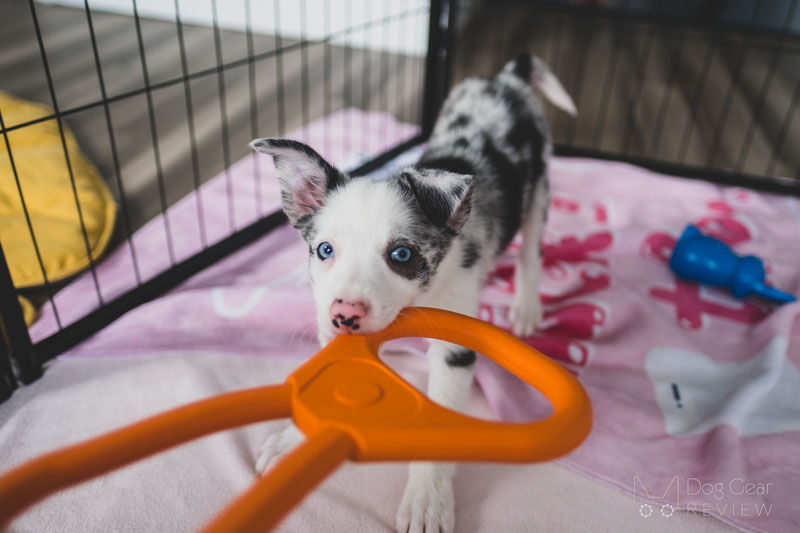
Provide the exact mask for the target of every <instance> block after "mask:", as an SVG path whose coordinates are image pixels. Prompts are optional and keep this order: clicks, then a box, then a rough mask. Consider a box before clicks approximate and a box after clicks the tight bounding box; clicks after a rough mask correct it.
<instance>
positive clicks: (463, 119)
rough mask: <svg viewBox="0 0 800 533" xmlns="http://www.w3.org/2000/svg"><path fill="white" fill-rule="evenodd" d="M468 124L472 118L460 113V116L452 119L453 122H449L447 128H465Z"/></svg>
mask: <svg viewBox="0 0 800 533" xmlns="http://www.w3.org/2000/svg"><path fill="white" fill-rule="evenodd" d="M470 122H472V118H471V117H470V116H469V115H465V114H463V113H462V114H460V115H457V116H456V118H455V119H453V121H452V122H450V124H448V126H447V128H448V129H451V130H455V129H458V128H463V127H465V126H468V125H469V123H470Z"/></svg>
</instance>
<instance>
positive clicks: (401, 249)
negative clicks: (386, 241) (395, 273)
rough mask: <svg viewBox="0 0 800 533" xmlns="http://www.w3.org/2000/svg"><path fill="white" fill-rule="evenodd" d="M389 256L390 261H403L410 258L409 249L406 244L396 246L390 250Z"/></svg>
mask: <svg viewBox="0 0 800 533" xmlns="http://www.w3.org/2000/svg"><path fill="white" fill-rule="evenodd" d="M390 257H391V258H392V261H395V262H397V263H405V262H407V261H408V260H409V259H411V250H409V249H408V247H406V246H398V247H397V248H395V249H394V250H392V253H391V256H390Z"/></svg>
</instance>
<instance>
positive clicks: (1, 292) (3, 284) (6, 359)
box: [0, 246, 42, 401]
mask: <svg viewBox="0 0 800 533" xmlns="http://www.w3.org/2000/svg"><path fill="white" fill-rule="evenodd" d="M0 303H1V304H2V305H0V383H1V384H2V386H0V401H2V400H3V398H2V397H3V396H6V395H7V394H8V395H10V394H11V391H13V390H14V389H15V388H16V385H17V380H16V378H17V377H18V378H19V380H20V381H21V382H23V383H30V382H32V381H34V380H35V379H36V378H38V377H39V376H41V375H42V367H41V365H38V364H36V359H35V357H34V351H33V344H31V338H30V336H29V335H28V328H27V326H26V325H25V318H24V317H23V315H22V308H21V306H20V304H19V300H18V299H17V291H16V289H15V288H14V282H13V281H12V279H11V272H10V271H9V270H8V263H6V257H5V255H4V254H3V248H2V246H0ZM3 348H5V350H4V349H3ZM3 352H7V353H3ZM12 363H13V365H14V366H16V371H17V372H16V374H17V375H16V376H15V375H14V369H13V368H12Z"/></svg>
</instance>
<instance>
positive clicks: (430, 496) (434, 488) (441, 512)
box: [395, 480, 456, 533]
mask: <svg viewBox="0 0 800 533" xmlns="http://www.w3.org/2000/svg"><path fill="white" fill-rule="evenodd" d="M455 521H456V518H455V502H454V500H453V482H452V481H451V480H446V481H445V480H442V482H441V483H432V484H431V483H425V484H420V483H415V482H414V481H413V480H412V481H410V482H409V484H408V486H407V487H406V492H405V494H404V495H403V501H402V503H401V504H400V510H399V511H398V513H397V521H396V524H395V526H396V527H397V533H452V532H453V529H454V528H455Z"/></svg>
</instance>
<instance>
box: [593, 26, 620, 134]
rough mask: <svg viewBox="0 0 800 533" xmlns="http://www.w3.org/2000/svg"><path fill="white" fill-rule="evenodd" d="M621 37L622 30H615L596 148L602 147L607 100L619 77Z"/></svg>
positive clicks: (595, 128)
mask: <svg viewBox="0 0 800 533" xmlns="http://www.w3.org/2000/svg"><path fill="white" fill-rule="evenodd" d="M621 38H622V36H621V32H619V31H615V32H614V36H613V38H612V39H611V47H612V49H611V54H609V56H608V66H607V67H606V70H605V76H604V79H603V89H602V96H601V97H600V106H601V107H600V113H599V114H598V115H597V121H596V122H595V125H594V137H593V139H592V147H594V148H600V144H601V142H602V140H601V136H602V134H603V133H604V132H605V127H606V119H607V118H608V107H609V106H608V104H607V102H608V101H609V99H610V98H611V90H612V89H613V87H614V81H615V80H616V78H617V63H618V59H619V52H620V48H621V46H620V42H619V40H620V39H621Z"/></svg>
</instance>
